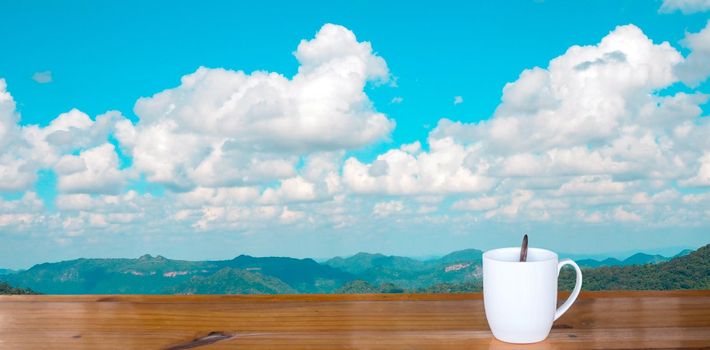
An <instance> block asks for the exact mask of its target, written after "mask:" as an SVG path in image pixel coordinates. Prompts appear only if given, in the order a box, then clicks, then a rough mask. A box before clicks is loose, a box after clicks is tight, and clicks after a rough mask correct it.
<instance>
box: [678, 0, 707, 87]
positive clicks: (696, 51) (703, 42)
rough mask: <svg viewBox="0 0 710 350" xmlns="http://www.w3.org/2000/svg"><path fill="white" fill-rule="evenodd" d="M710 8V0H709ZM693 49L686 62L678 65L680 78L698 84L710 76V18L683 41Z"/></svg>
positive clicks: (691, 84)
mask: <svg viewBox="0 0 710 350" xmlns="http://www.w3.org/2000/svg"><path fill="white" fill-rule="evenodd" d="M708 4H709V5H708V8H710V1H708ZM681 43H682V44H683V46H686V47H687V48H689V49H690V50H691V52H690V55H688V57H687V58H686V59H685V62H683V63H682V64H680V65H678V67H677V73H678V76H679V77H680V79H681V80H682V81H683V82H685V83H686V84H688V85H690V86H696V85H698V84H699V83H702V82H703V81H705V80H706V79H707V78H708V76H710V20H709V21H708V22H707V25H705V28H703V29H702V30H701V31H700V32H697V33H687V34H686V36H685V39H683V41H682V42H681Z"/></svg>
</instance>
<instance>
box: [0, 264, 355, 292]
mask: <svg viewBox="0 0 710 350" xmlns="http://www.w3.org/2000/svg"><path fill="white" fill-rule="evenodd" d="M225 267H227V268H233V269H238V270H244V271H248V272H253V273H259V274H262V275H266V276H271V277H275V278H277V279H279V280H281V281H283V282H284V283H286V284H287V285H288V286H290V288H291V289H292V290H294V291H297V292H300V293H313V292H329V291H332V290H334V289H336V288H338V287H340V286H341V285H343V284H344V283H346V282H348V281H350V280H352V279H353V277H352V276H351V275H350V274H348V273H347V272H344V271H341V270H338V269H334V268H332V267H329V266H324V265H321V264H318V263H317V262H315V261H314V260H312V259H293V258H254V257H250V256H246V255H241V256H238V257H236V258H234V259H232V260H223V261H184V260H171V259H167V258H164V257H162V256H157V257H153V256H150V255H144V256H141V257H140V258H138V259H77V260H70V261H62V262H58V263H44V264H38V265H35V266H33V267H32V268H30V269H29V270H26V271H21V272H18V273H15V274H11V275H5V276H3V278H4V279H5V280H7V281H8V282H9V283H10V284H12V285H15V286H22V287H28V288H31V289H33V290H37V291H40V292H42V293H47V294H163V293H170V292H171V291H172V290H173V289H174V288H175V287H176V286H179V285H181V283H183V282H186V281H188V280H190V279H191V278H193V277H206V276H210V275H212V274H215V273H216V272H218V271H220V270H222V269H223V268H225ZM245 276H246V275H243V277H245ZM219 277H221V278H228V277H232V276H231V275H218V276H217V277H215V278H219ZM211 282H215V281H211ZM205 283H208V281H205Z"/></svg>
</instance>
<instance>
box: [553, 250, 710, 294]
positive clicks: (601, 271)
mask: <svg viewBox="0 0 710 350" xmlns="http://www.w3.org/2000/svg"><path fill="white" fill-rule="evenodd" d="M583 275H584V278H583V281H584V283H583V285H582V288H583V289H585V290H613V289H632V290H643V289H652V290H670V289H710V245H706V246H704V247H701V248H699V249H698V250H696V251H694V252H692V253H690V254H687V255H685V256H679V257H676V258H673V259H671V260H668V261H666V262H661V263H657V264H645V265H631V266H605V267H599V268H595V269H583ZM573 286H574V272H573V271H572V270H571V269H563V270H562V272H561V273H560V289H566V290H569V289H571V288H572V287H573Z"/></svg>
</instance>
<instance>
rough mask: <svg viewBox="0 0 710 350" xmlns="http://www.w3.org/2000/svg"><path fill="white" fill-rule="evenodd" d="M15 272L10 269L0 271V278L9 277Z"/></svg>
mask: <svg viewBox="0 0 710 350" xmlns="http://www.w3.org/2000/svg"><path fill="white" fill-rule="evenodd" d="M15 272H16V271H15V270H10V269H0V276H2V275H9V274H11V273H15Z"/></svg>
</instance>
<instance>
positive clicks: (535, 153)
mask: <svg viewBox="0 0 710 350" xmlns="http://www.w3.org/2000/svg"><path fill="white" fill-rule="evenodd" d="M707 32H708V29H707V28H705V29H703V30H702V31H701V32H699V33H691V34H688V35H687V38H686V39H685V40H684V41H683V45H685V46H687V47H688V48H689V49H690V54H689V55H688V56H686V57H683V55H681V54H680V52H678V51H677V50H676V49H675V48H673V47H672V46H671V45H670V44H669V43H667V42H662V43H658V42H653V41H652V40H651V39H649V38H648V37H647V36H646V35H645V34H644V33H643V32H642V31H641V30H640V29H639V28H637V27H635V26H633V25H627V26H621V27H618V28H616V29H614V30H613V31H612V32H610V33H609V34H608V35H606V36H605V37H604V38H602V39H601V41H600V42H599V43H597V44H595V45H588V46H572V47H570V48H569V49H568V50H567V51H566V52H565V53H564V54H562V55H561V56H559V57H556V58H553V59H552V60H550V62H549V63H548V64H547V65H546V66H545V67H533V68H530V69H526V70H524V71H523V72H521V74H520V75H519V77H518V78H517V79H516V80H515V81H512V82H510V83H509V84H506V85H505V87H504V88H503V95H502V99H501V103H500V104H499V106H498V107H497V109H496V110H495V112H494V114H493V115H492V116H491V118H489V119H487V120H484V121H480V122H474V123H467V122H461V121H453V120H448V119H441V120H439V121H438V123H437V125H436V127H435V128H434V129H433V130H432V131H431V132H430V133H429V135H428V137H427V138H426V140H423V141H415V142H412V143H409V144H402V145H398V146H396V147H391V148H390V149H385V150H384V151H382V152H380V153H379V154H375V155H373V156H372V157H371V158H369V159H367V160H365V159H363V158H361V157H359V156H355V155H357V154H359V153H357V152H352V151H354V150H360V149H363V148H364V147H372V145H374V144H376V143H378V142H382V141H386V140H387V139H388V137H389V135H390V133H391V131H392V130H393V128H394V127H395V122H394V121H393V120H391V119H389V118H388V117H386V116H385V115H384V114H382V113H380V112H378V111H377V110H376V109H375V108H374V106H373V103H372V102H371V101H370V98H369V97H368V96H367V95H366V94H365V86H366V85H367V84H378V83H382V82H386V81H387V80H388V79H390V73H389V70H388V67H387V64H386V62H385V61H384V59H383V58H382V57H380V56H378V55H377V54H376V53H375V51H374V50H373V48H372V46H371V45H370V43H368V42H365V41H361V40H358V39H357V38H356V37H355V35H354V34H353V33H352V32H351V31H349V30H348V29H346V28H344V27H341V26H336V25H325V26H323V27H322V28H321V29H320V31H318V33H317V34H316V35H315V37H314V38H312V39H310V40H303V41H301V43H300V44H299V45H298V47H297V48H296V51H295V52H294V55H295V57H296V59H297V60H298V62H299V68H298V72H297V73H296V74H295V75H294V76H292V77H286V76H283V75H281V74H278V73H274V72H262V71H257V72H252V73H245V72H242V71H232V70H226V69H220V68H204V67H202V68H199V69H198V70H197V71H195V72H194V73H191V74H188V75H186V76H184V77H183V78H182V79H181V82H180V85H178V86H177V87H174V88H170V89H167V90H164V91H162V92H159V93H157V94H155V95H153V96H149V97H145V98H141V99H140V100H138V102H137V103H136V105H135V113H136V115H137V116H138V119H137V121H131V120H128V119H126V118H125V117H123V116H122V115H121V114H120V113H119V112H115V111H112V112H107V113H104V114H102V115H99V116H96V117H95V118H92V117H90V116H89V115H87V114H85V113H83V112H81V111H79V110H71V111H68V112H66V113H63V114H61V115H59V116H57V118H55V119H54V120H53V121H51V122H50V123H49V124H48V125H46V126H38V125H21V124H20V120H21V118H20V115H19V113H18V112H17V110H16V107H15V102H14V100H13V99H12V96H11V95H10V94H9V93H8V92H7V89H6V86H5V82H4V81H3V80H0V176H1V177H2V178H3V181H2V182H1V183H0V191H3V192H18V191H27V190H30V189H31V188H32V186H33V184H34V182H35V181H36V177H37V172H38V171H40V170H42V169H50V170H52V171H53V172H54V173H55V174H56V175H57V190H58V191H59V194H58V196H57V198H56V203H55V204H56V208H57V209H58V213H56V214H51V215H50V214H46V213H44V212H43V210H44V209H43V207H42V203H41V200H40V199H38V197H37V196H36V195H35V194H34V193H32V192H27V194H26V195H25V197H23V198H22V199H21V200H14V201H7V200H5V201H0V209H2V210H1V212H2V213H3V214H2V215H4V216H1V217H0V226H4V227H29V226H32V225H39V226H37V227H40V226H41V227H43V229H46V231H48V232H55V231H59V232H65V233H66V234H68V235H70V236H73V237H74V236H77V237H78V236H81V235H83V234H84V233H86V232H89V231H92V230H93V231H102V232H103V231H107V232H114V231H121V230H124V231H126V230H129V229H131V228H137V227H140V228H141V232H160V231H161V230H162V231H164V230H166V228H170V229H171V230H173V229H174V230H175V231H176V232H180V231H181V232H185V231H189V232H192V231H194V230H198V231H220V232H233V231H238V232H256V231H259V230H261V231H265V230H268V231H274V228H275V227H280V226H279V225H284V227H286V226H288V227H289V228H294V227H299V228H303V229H304V231H306V230H313V229H316V228H323V227H326V228H327V229H328V230H330V229H334V230H341V229H343V230H345V229H348V228H349V227H353V226H356V225H360V227H367V225H368V224H372V225H373V227H374V226H377V225H378V224H380V225H381V224H382V222H383V221H387V222H390V221H391V222H395V221H396V222H402V223H409V224H412V225H418V224H424V223H425V224H432V225H443V224H452V223H454V224H456V225H464V224H466V223H468V222H477V221H496V220H500V221H521V222H532V221H546V220H555V222H560V223H581V224H594V225H598V224H604V223H605V222H628V223H632V224H635V225H662V224H663V225H682V224H684V223H687V222H689V221H694V222H698V221H702V222H707V220H708V219H709V217H708V216H707V214H706V213H707V212H710V196H707V195H706V194H705V193H703V191H704V188H705V187H707V186H710V138H708V137H707V135H710V123H708V122H707V120H708V119H707V118H706V117H705V116H703V110H702V108H701V105H703V104H705V103H707V101H708V95H706V94H703V93H701V92H693V91H685V92H673V93H668V92H665V91H667V90H664V89H665V88H667V87H669V86H671V85H673V84H676V83H678V82H679V81H683V82H685V83H686V84H688V85H689V86H694V85H693V84H697V83H698V82H700V81H702V80H703V79H705V77H706V76H707V75H708V74H710V73H709V72H705V71H704V70H703V69H704V64H705V61H708V60H706V59H704V57H705V56H704V55H706V52H705V51H707V50H706V47H705V46H706V45H705V43H706V41H707V40H706V38H705V37H706V33H707ZM689 90H692V89H689ZM659 91H660V92H659ZM457 97H459V98H457V99H455V100H454V103H456V102H457V101H458V102H459V103H460V102H463V98H460V96H457ZM401 101H402V100H401V99H399V100H397V98H395V99H393V100H392V101H391V102H392V103H399V102H401ZM116 141H118V142H116ZM371 149H379V148H377V147H374V148H371ZM124 158H127V160H128V161H127V162H125V163H127V164H123V163H124V162H123V161H122V160H124ZM130 179H140V180H139V181H145V182H147V183H148V184H149V185H151V186H155V184H157V186H158V188H160V189H161V190H163V189H164V190H165V191H160V192H161V195H156V196H152V195H150V194H140V193H137V192H135V191H131V190H128V191H126V183H127V180H130ZM688 187H693V189H692V190H691V192H694V193H693V194H683V193H685V190H686V189H687V188H688ZM695 192H699V193H695ZM392 216H396V217H397V218H403V217H406V216H410V217H411V220H382V218H385V217H392ZM452 225H453V224H452Z"/></svg>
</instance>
